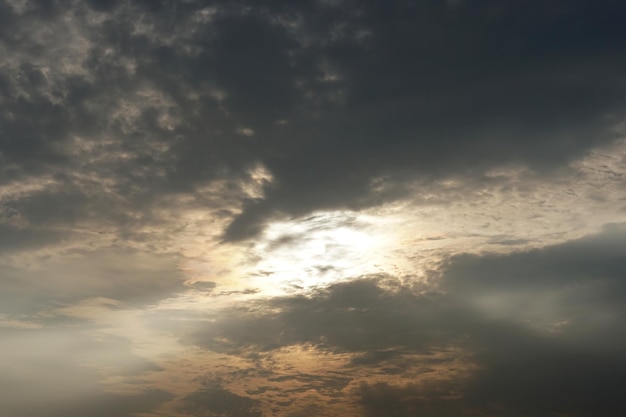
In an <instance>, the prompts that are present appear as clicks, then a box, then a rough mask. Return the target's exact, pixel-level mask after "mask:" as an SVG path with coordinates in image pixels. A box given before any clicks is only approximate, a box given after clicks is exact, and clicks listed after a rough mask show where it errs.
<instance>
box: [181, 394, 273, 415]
mask: <svg viewBox="0 0 626 417" xmlns="http://www.w3.org/2000/svg"><path fill="white" fill-rule="evenodd" d="M184 402H185V406H184V409H185V410H186V411H189V412H192V413H193V414H194V415H202V416H207V417H213V416H223V417H261V416H262V414H261V412H260V411H259V409H258V402H257V401H254V400H252V399H250V398H247V397H242V396H239V395H237V394H234V393H232V392H230V391H228V390H226V389H224V388H221V387H219V386H212V387H206V388H204V389H202V390H200V391H196V392H194V393H192V394H190V395H188V396H187V397H185V400H184Z"/></svg>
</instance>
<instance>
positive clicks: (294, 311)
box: [187, 225, 626, 416]
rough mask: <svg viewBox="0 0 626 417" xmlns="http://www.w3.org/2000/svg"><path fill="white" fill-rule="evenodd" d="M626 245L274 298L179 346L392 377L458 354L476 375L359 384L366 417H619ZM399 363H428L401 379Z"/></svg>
mask: <svg viewBox="0 0 626 417" xmlns="http://www.w3.org/2000/svg"><path fill="white" fill-rule="evenodd" d="M625 236H626V235H625V234H624V227H623V225H611V226H607V228H606V230H605V231H604V232H603V233H601V234H598V235H592V236H588V237H585V238H582V239H579V240H576V241H571V242H567V243H564V244H561V245H557V246H552V247H547V248H545V249H539V250H533V251H529V252H520V253H513V254H509V255H487V256H476V255H472V256H469V255H466V256H457V257H453V258H452V259H451V260H450V261H449V263H448V264H447V266H446V267H445V268H444V270H443V280H442V281H441V288H440V290H439V291H441V293H438V292H433V293H426V294H424V293H423V292H420V291H418V292H415V291H416V290H415V289H414V290H411V289H409V288H405V287H401V286H398V284H394V283H393V280H392V279H391V278H390V277H370V278H367V279H361V280H356V281H352V282H348V283H342V284H335V285H333V286H331V287H330V288H328V289H327V290H320V291H319V292H318V293H314V294H311V295H310V296H308V297H305V296H298V297H285V298H277V299H271V300H268V301H266V302H265V304H258V305H254V306H253V307H249V308H244V307H241V308H239V309H237V310H233V311H231V312H230V313H229V314H222V315H221V316H220V317H218V318H216V320H215V322H212V323H210V324H208V325H207V326H206V329H205V330H202V331H201V332H197V333H195V334H194V335H193V336H191V337H190V338H188V339H187V340H188V341H192V342H194V343H196V344H199V345H201V346H204V347H206V348H207V349H210V350H214V351H218V352H224V353H230V354H235V355H243V356H244V357H246V356H248V355H251V354H252V355H254V354H255V353H253V352H259V351H261V352H263V351H264V352H270V351H273V350H276V349H280V348H283V347H286V346H294V345H311V344H312V345H314V346H317V347H318V348H319V349H323V350H325V351H328V352H334V353H346V352H350V353H352V354H354V355H355V356H354V358H353V360H352V362H351V364H350V365H349V366H353V367H369V368H370V369H372V371H375V372H381V373H382V374H390V375H394V374H396V373H397V374H399V375H402V373H403V372H406V370H407V369H409V368H410V367H411V366H424V367H426V368H427V367H428V366H429V364H428V361H429V360H434V361H436V360H437V357H436V356H434V355H436V354H437V353H438V352H444V351H446V349H448V348H451V347H456V348H462V349H465V350H466V351H467V352H468V354H469V356H468V358H471V359H469V360H470V361H472V362H473V363H475V364H476V365H477V366H478V368H479V369H478V370H476V371H473V372H471V373H470V376H469V377H468V378H467V379H461V380H459V381H457V382H446V381H445V380H444V381H443V382H441V383H438V384H434V385H432V386H429V385H424V386H422V385H421V384H418V385H415V386H410V385H409V386H401V385H398V386H392V385H388V383H382V382H381V383H378V384H374V385H372V384H371V383H364V384H365V385H362V386H361V388H360V391H359V395H360V397H361V401H362V404H363V406H364V407H365V410H366V414H365V415H368V416H370V415H371V416H379V415H381V416H382V415H398V416H405V415H406V416H408V415H415V414H416V413H418V414H419V413H420V412H422V413H431V414H432V415H437V416H452V415H459V413H461V415H463V414H462V412H467V413H469V411H470V410H479V411H480V410H482V411H480V412H481V413H484V415H511V413H513V414H514V413H519V415H520V416H526V415H528V416H549V415H553V414H552V413H557V412H560V413H566V414H567V413H569V415H575V416H583V415H588V414H590V413H595V412H600V413H601V414H602V415H607V416H617V415H619V414H620V413H621V410H622V409H623V398H622V395H621V391H622V389H623V386H624V385H623V383H624V381H625V380H626V379H625V377H626V362H625V361H624V360H623V355H622V354H621V352H622V351H623V347H624V343H625V342H626V339H624V336H623V332H621V330H620V329H622V328H623V326H624V324H625V323H624V318H623V314H622V310H623V304H624V298H625V296H626V292H625V288H624V286H623V282H622V281H623V280H622V279H621V275H622V274H621V271H623V269H624V259H626V256H625V253H624V248H626V244H625V243H626V242H625ZM417 290H419V288H418V289H417ZM268 309H269V311H268ZM408 354H422V355H431V356H430V359H428V357H425V359H422V361H423V362H422V363H420V361H419V360H415V359H414V360H412V362H410V363H411V365H408V367H405V368H404V369H403V366H402V365H400V364H401V363H402V358H403V357H404V356H405V355H408ZM439 360H443V361H444V362H445V361H448V360H451V359H445V358H444V359H439ZM434 363H436V362H434ZM405 365H406V363H405ZM296 377H297V376H294V378H296ZM429 390H430V391H429ZM453 394H454V395H456V397H455V398H457V399H455V400H451V399H450V396H451V395H453ZM499 409H500V411H498V410H499ZM389 413H391V414H389ZM393 413H396V414H393ZM479 415H482V414H479ZM514 415H516V414H514Z"/></svg>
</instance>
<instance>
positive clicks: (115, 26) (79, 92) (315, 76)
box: [0, 0, 626, 240]
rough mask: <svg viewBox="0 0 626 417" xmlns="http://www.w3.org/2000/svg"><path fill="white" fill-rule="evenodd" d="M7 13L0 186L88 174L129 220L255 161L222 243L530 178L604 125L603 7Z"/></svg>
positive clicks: (220, 7) (607, 35) (618, 29)
mask: <svg viewBox="0 0 626 417" xmlns="http://www.w3.org/2000/svg"><path fill="white" fill-rule="evenodd" d="M11 4H13V3H9V2H3V3H2V6H1V7H0V19H3V21H6V23H7V25H6V26H5V25H2V27H3V31H4V32H5V34H6V36H4V37H3V42H2V47H3V48H4V51H5V52H6V53H5V54H4V58H3V61H2V65H1V66H0V90H1V91H2V95H3V100H2V102H0V121H1V123H0V126H2V130H1V131H0V151H1V155H2V158H3V161H5V162H6V163H5V165H6V166H11V167H12V168H10V169H8V171H7V172H6V178H23V177H28V176H32V175H38V174H41V173H51V172H52V173H55V172H59V171H67V170H76V171H77V172H82V173H84V172H90V173H92V174H94V175H97V176H99V177H101V178H112V179H116V180H120V181H118V182H117V184H116V185H115V186H114V187H113V190H112V191H114V192H115V193H116V195H121V196H124V197H125V198H127V199H129V201H130V202H131V203H132V204H136V205H137V206H139V207H141V206H142V204H145V203H147V202H149V201H152V199H153V198H154V197H155V196H158V195H162V194H163V193H170V192H179V191H189V190H191V189H192V187H193V186H194V184H198V183H203V182H206V181H210V180H211V179H214V178H217V177H223V176H227V177H231V178H240V177H245V176H246V171H247V170H248V169H249V168H250V167H251V166H252V165H253V164H255V163H257V162H261V163H263V164H264V165H265V166H267V168H268V169H269V170H270V171H271V173H272V174H273V176H274V179H275V181H274V183H273V184H272V185H268V186H266V190H265V191H266V193H265V194H266V195H265V197H264V199H263V200H250V201H249V202H248V203H246V204H245V207H244V212H243V213H242V214H241V215H240V216H239V217H238V218H237V219H236V220H235V221H234V222H233V224H231V226H230V227H229V228H228V230H227V231H226V235H225V237H226V239H229V240H233V239H235V240H236V239H240V238H245V237H248V236H250V235H251V234H254V233H256V232H258V231H259V230H260V227H261V226H262V223H263V222H264V221H265V220H267V218H268V217H271V216H273V215H275V214H276V213H283V214H287V215H298V214H306V213H308V212H311V211H314V210H316V209H325V208H345V207H351V208H358V207H363V206H367V205H372V204H378V203H381V202H383V201H385V200H386V199H390V198H397V197H398V196H400V195H402V192H403V191H402V187H399V188H397V189H393V190H388V192H387V193H386V194H384V193H383V194H376V195H374V194H373V193H372V189H371V182H372V181H373V180H375V179H376V178H380V177H385V178H387V179H388V182H389V184H390V186H391V188H394V187H393V185H394V181H395V180H399V179H402V178H413V177H415V176H421V177H423V178H432V177H437V176H442V175H451V174H454V173H477V174H480V172H481V171H482V170H484V169H487V168H489V167H492V166H494V165H499V164H504V163H507V162H521V163H525V164H529V165H531V166H533V167H535V168H537V169H540V170H545V169H549V168H551V167H553V166H557V165H559V164H562V163H564V162H567V161H569V160H571V159H572V158H574V157H576V156H579V155H581V154H582V153H584V152H585V151H586V150H588V149H590V148H592V147H594V146H597V145H601V144H603V143H607V142H608V141H610V140H612V139H613V133H611V132H612V130H611V129H612V127H613V126H614V125H615V124H617V123H618V122H620V121H621V117H622V114H623V106H624V100H623V97H624V85H623V81H622V77H621V74H622V73H623V71H624V65H625V61H624V58H623V54H622V53H621V51H622V50H623V48H624V43H625V42H626V32H625V29H624V26H623V25H622V24H621V23H622V17H623V16H624V14H625V12H626V10H625V6H624V5H623V4H622V3H621V2H617V1H607V2H602V3H598V2H592V1H582V0H580V1H556V2H550V4H546V3H545V2H538V1H533V2H521V1H512V2H506V4H503V3H502V2H495V1H487V0H485V1H474V2H457V3H454V5H452V3H451V2H445V1H425V2H423V1H420V2H411V1H396V2H350V1H346V2H313V1H308V2H298V4H297V5H296V4H294V3H292V2H280V1H277V2H271V3H264V4H259V3H257V2H246V1H237V2H228V3H220V2H202V1H195V2H194V1H192V2H174V1H150V2H147V1H127V2H124V1H108V2H107V1H96V0H92V1H88V2H76V3H71V2H43V1H30V2H26V3H25V6H23V7H18V6H17V5H16V6H14V7H12V6H11ZM16 4H17V3H16ZM68 17H69V19H67V18H68ZM16 22H19V25H18V24H17V23H16ZM10 28H12V29H10ZM44 28H45V30H44ZM68 63H72V64H74V67H72V65H68ZM144 90H149V91H151V92H152V93H154V94H158V95H159V97H162V98H163V100H164V101H163V102H161V103H160V104H158V105H157V104H154V103H152V104H151V103H150V102H149V100H146V99H145V97H144V98H143V99H142V98H141V97H140V98H138V97H137V94H140V93H141V91H144ZM125 100H126V101H129V100H130V101H132V102H133V103H135V104H134V106H135V109H134V110H133V111H131V112H130V113H132V114H133V116H132V120H126V122H125V121H124V118H123V117H122V116H123V115H124V114H126V115H128V114H130V113H129V111H128V108H127V109H126V111H124V107H123V106H124V102H125ZM120 109H121V113H120ZM166 116H167V117H166ZM168 120H169V121H168ZM168 123H169V125H168ZM168 126H169V127H168ZM241 132H246V133H245V134H241ZM76 137H80V138H85V139H88V140H91V141H94V142H95V143H100V142H102V141H103V139H104V138H105V137H108V138H114V139H115V140H116V141H117V142H116V143H117V145H116V146H115V150H116V151H121V152H124V153H125V155H126V156H125V157H124V158H123V159H117V160H113V161H109V162H108V163H106V164H97V165H93V164H91V165H86V162H87V161H89V160H91V159H90V155H85V154H76V153H72V149H73V148H74V147H75V144H74V142H72V140H73V139H72V138H76ZM154 149H167V150H165V151H163V153H162V154H159V153H158V152H154V151H153V150H154ZM151 150H152V151H151ZM102 152H112V150H111V149H108V150H107V149H106V148H103V149H102ZM121 179H123V181H122V180H121ZM138 190H140V191H141V192H139V191H138ZM109 191H111V190H109ZM85 204H86V203H84V204H83V205H81V206H79V207H84V205H85ZM75 216H80V214H75ZM114 219H115V218H114Z"/></svg>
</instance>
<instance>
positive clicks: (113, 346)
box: [0, 326, 172, 417]
mask: <svg viewBox="0 0 626 417" xmlns="http://www.w3.org/2000/svg"><path fill="white" fill-rule="evenodd" d="M84 330H85V329H84V328H80V327H70V326H64V327H57V328H41V329H11V330H7V329H3V337H2V342H1V343H0V353H1V354H2V357H3V358H4V361H3V362H2V365H0V370H1V371H2V372H0V375H1V376H0V385H2V386H3V390H2V393H1V394H0V403H2V409H3V412H6V413H9V414H10V415H12V416H16V417H35V416H41V415H47V416H53V417H57V416H58V417H61V416H66V417H78V416H84V415H86V414H87V415H93V416H100V417H109V416H112V415H116V416H128V417H130V416H131V415H135V413H139V412H148V411H151V410H153V409H154V408H156V407H157V406H158V405H160V404H161V403H163V402H165V401H167V400H169V399H171V398H172V395H171V394H169V393H167V392H164V391H160V390H156V389H146V390H142V389H141V388H135V389H134V390H132V391H131V390H129V391H128V392H125V393H118V392H111V391H109V390H107V388H109V389H110V386H109V387H107V385H106V384H105V383H103V381H102V378H103V376H110V377H112V379H114V380H116V381H117V382H118V383H119V382H120V377H122V378H123V377H131V378H137V377H139V376H140V375H142V374H143V373H146V372H148V371H154V370H155V366H154V364H152V363H148V362H146V361H145V360H143V359H141V358H139V357H137V356H135V355H133V354H132V353H131V352H130V350H129V348H130V346H129V343H128V340H127V339H124V338H118V337H112V336H105V335H101V336H102V337H100V338H93V337H90V336H89V335H88V333H87V332H85V331H84Z"/></svg>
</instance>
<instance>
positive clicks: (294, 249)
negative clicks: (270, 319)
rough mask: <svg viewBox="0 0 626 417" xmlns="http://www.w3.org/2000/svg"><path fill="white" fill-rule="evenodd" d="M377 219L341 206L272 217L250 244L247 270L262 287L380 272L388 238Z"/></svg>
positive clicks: (285, 288) (275, 289)
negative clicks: (306, 214) (276, 219)
mask: <svg viewBox="0 0 626 417" xmlns="http://www.w3.org/2000/svg"><path fill="white" fill-rule="evenodd" d="M379 221H380V220H378V219H376V218H374V217H372V216H365V215H357V214H351V213H346V212H322V213H317V214H315V215H314V216H311V217H308V218H305V219H294V220H289V221H282V222H275V223H272V224H270V225H269V226H268V228H267V230H266V231H265V232H264V234H263V237H262V238H261V239H260V240H259V242H258V243H257V244H255V246H254V247H253V248H252V252H253V259H254V260H255V262H254V265H252V266H251V267H250V268H249V269H248V270H247V273H248V274H249V276H250V277H251V279H252V280H253V281H254V286H255V287H258V288H261V289H262V290H263V292H265V293H282V292H290V291H298V290H306V289H310V288H313V287H318V286H324V285H328V284H331V283H334V282H337V281H341V280H346V279H349V278H353V277H357V276H361V275H365V274H370V273H375V272H380V265H381V264H383V259H382V258H381V253H384V252H385V251H384V250H383V248H384V246H385V244H386V241H387V240H388V238H387V237H386V236H385V235H384V234H383V233H381V228H380V227H378V226H380V225H379V224H378V222H379Z"/></svg>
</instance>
